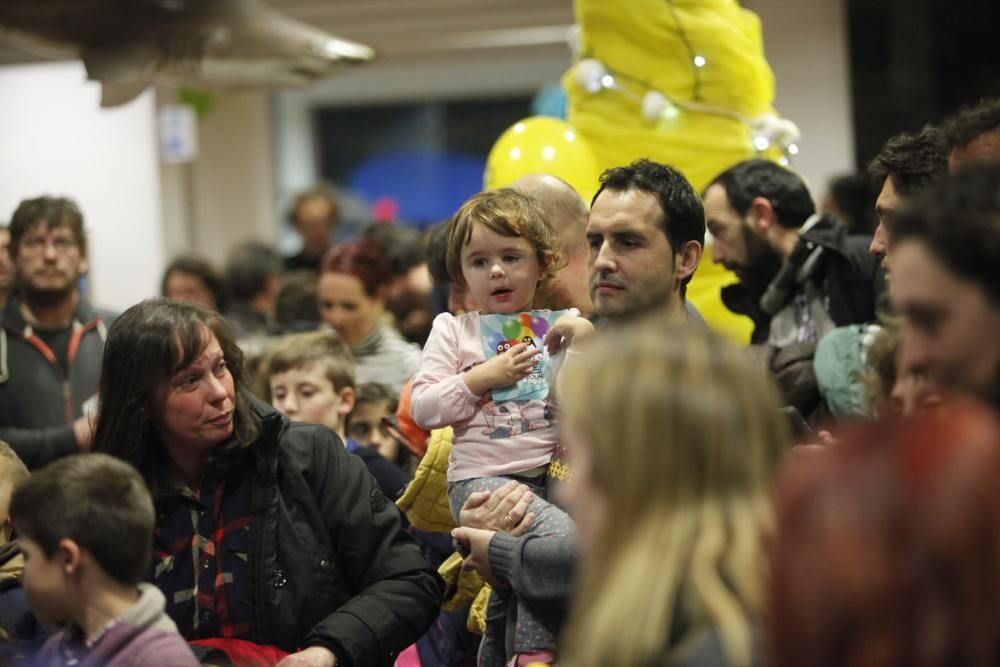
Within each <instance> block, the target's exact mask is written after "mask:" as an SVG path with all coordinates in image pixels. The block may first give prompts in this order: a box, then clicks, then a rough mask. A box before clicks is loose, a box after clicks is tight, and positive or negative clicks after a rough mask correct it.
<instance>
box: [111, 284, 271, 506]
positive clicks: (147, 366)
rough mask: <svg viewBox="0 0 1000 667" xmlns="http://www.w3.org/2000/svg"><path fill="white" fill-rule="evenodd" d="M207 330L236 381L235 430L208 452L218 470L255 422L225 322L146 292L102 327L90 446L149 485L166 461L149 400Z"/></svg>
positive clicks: (253, 433) (204, 340)
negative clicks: (127, 465)
mask: <svg viewBox="0 0 1000 667" xmlns="http://www.w3.org/2000/svg"><path fill="white" fill-rule="evenodd" d="M209 334H211V335H213V336H215V338H216V340H218V341H219V346H220V347H221V348H222V353H223V356H224V357H225V360H226V365H227V366H228V367H229V371H230V373H232V376H233V384H234V386H235V387H236V410H235V413H234V416H233V435H232V436H231V437H230V438H229V439H228V440H226V441H225V442H223V443H221V444H220V445H218V446H216V447H213V448H212V451H211V453H210V455H209V467H208V472H209V474H210V475H221V474H226V473H227V472H228V470H229V469H230V467H231V466H232V465H233V464H234V463H235V462H236V460H237V459H240V458H242V452H243V451H244V450H245V449H246V448H247V447H249V446H250V444H251V443H252V442H253V441H254V440H255V439H256V438H257V432H258V429H259V419H258V417H257V415H256V413H255V412H254V410H253V409H252V407H251V406H250V393H249V391H248V390H247V388H246V381H247V379H246V371H245V366H244V362H243V352H242V351H241V350H240V348H239V346H237V345H236V339H235V337H234V336H233V332H232V329H230V327H229V324H228V323H227V322H226V321H225V320H224V319H222V317H221V316H220V315H219V314H218V313H216V312H215V311H213V310H210V309H208V308H205V307H203V306H200V305H197V304H190V303H180V302H177V301H170V300H167V299H149V300H146V301H143V302H141V303H138V304H136V305H134V306H132V307H131V308H129V309H128V310H126V311H125V312H124V313H122V314H121V315H120V316H119V317H118V318H117V319H116V320H115V322H114V324H113V325H112V326H111V329H110V330H109V331H108V339H107V342H106V344H105V347H104V360H103V363H102V366H101V380H100V389H99V393H98V396H99V411H98V416H97V426H96V430H95V433H94V449H95V450H96V451H101V452H105V453H107V454H111V455H112V456H117V457H118V458H121V459H124V460H126V461H128V462H129V463H131V464H132V465H133V466H135V467H136V469H138V470H139V472H140V473H141V474H142V476H143V477H144V478H145V480H146V482H147V484H149V485H150V488H151V489H152V488H155V487H156V485H157V483H158V482H161V481H162V477H163V474H164V472H166V471H167V470H169V466H167V465H166V464H167V454H166V449H165V448H164V446H163V443H162V442H161V441H160V437H159V435H158V433H157V431H156V429H155V427H154V426H153V422H152V421H151V419H150V413H151V411H150V401H151V400H152V397H153V394H154V392H155V391H156V390H157V389H158V388H159V387H161V386H162V385H163V384H164V383H166V382H167V381H168V380H169V379H170V377H171V376H173V375H174V373H176V372H177V371H178V370H180V369H182V368H184V367H186V366H188V365H190V364H191V363H192V362H193V361H194V360H195V359H197V358H198V357H199V356H200V355H201V353H202V352H203V351H204V350H205V347H206V345H207V344H208V338H209Z"/></svg>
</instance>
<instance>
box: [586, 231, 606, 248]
mask: <svg viewBox="0 0 1000 667" xmlns="http://www.w3.org/2000/svg"><path fill="white" fill-rule="evenodd" d="M603 242H604V239H602V238H601V237H600V236H597V235H596V234H593V235H589V236H587V245H588V246H590V249H591V250H597V249H598V248H600V247H601V243H603Z"/></svg>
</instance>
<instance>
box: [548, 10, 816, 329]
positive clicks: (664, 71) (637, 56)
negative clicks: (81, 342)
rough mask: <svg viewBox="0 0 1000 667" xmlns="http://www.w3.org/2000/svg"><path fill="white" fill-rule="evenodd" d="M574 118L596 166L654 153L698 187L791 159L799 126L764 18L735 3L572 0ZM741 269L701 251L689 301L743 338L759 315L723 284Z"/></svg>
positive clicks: (566, 81)
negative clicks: (725, 294) (758, 160)
mask: <svg viewBox="0 0 1000 667" xmlns="http://www.w3.org/2000/svg"><path fill="white" fill-rule="evenodd" d="M574 12H575V16H576V22H577V24H578V28H576V29H574V30H572V31H571V33H570V37H569V45H570V50H571V51H572V52H573V54H574V65H573V66H572V67H571V68H570V69H569V70H568V71H567V72H566V74H565V75H564V76H563V80H562V81H563V86H564V87H565V88H566V92H567V100H568V109H569V113H568V116H567V121H568V122H569V123H570V124H571V125H572V126H573V127H574V128H575V129H576V131H577V133H578V134H579V136H580V137H582V138H583V139H585V140H586V142H587V144H588V145H589V146H590V148H591V150H592V152H593V154H594V157H595V159H596V162H597V166H598V167H599V169H600V170H603V169H607V168H609V167H615V166H619V165H624V164H628V163H629V162H632V161H633V160H635V159H636V158H640V157H648V158H650V159H653V160H656V161H658V162H664V163H667V164H671V165H673V166H675V167H677V168H678V169H680V170H681V171H682V172H683V173H684V175H685V176H687V178H688V180H689V181H690V182H691V184H692V185H693V186H694V187H695V189H696V190H697V191H699V192H701V191H702V190H703V189H704V188H705V186H706V185H707V184H708V183H709V182H710V181H711V180H712V179H713V178H715V176H717V175H718V174H720V173H721V172H723V171H724V170H726V169H727V168H729V167H731V166H733V165H734V164H736V163H737V162H741V161H743V160H746V159H749V158H753V157H764V158H767V159H772V160H775V161H778V162H781V163H782V164H790V163H791V162H792V161H793V160H794V157H795V155H797V154H798V153H799V150H800V148H803V145H802V140H803V138H802V136H801V132H800V131H799V129H798V127H797V126H796V125H795V124H794V123H793V122H791V121H790V120H787V119H783V118H781V117H780V115H779V114H778V113H777V111H776V110H775V109H774V106H773V104H774V74H773V72H772V71H771V68H770V66H769V65H768V63H767V60H766V58H765V57H764V43H763V34H762V30H761V24H760V19H759V18H758V17H757V15H756V14H754V13H753V12H751V11H748V10H746V9H744V8H743V7H741V6H740V4H739V3H738V2H737V1H736V0H629V1H628V2H608V1H607V0H574ZM735 280H736V277H735V276H734V275H733V274H732V273H730V272H729V271H727V270H725V269H724V268H723V267H722V266H721V265H717V264H713V263H712V261H711V251H709V250H707V249H706V255H705V257H704V258H703V260H702V262H701V264H700V266H699V268H698V270H697V272H696V273H695V277H694V280H693V281H692V282H691V285H690V287H689V289H688V298H689V300H691V301H692V302H693V303H694V304H695V305H696V306H697V307H698V309H699V310H700V311H701V313H702V315H703V316H704V317H705V319H706V320H707V321H708V323H709V324H710V325H711V326H712V328H714V329H716V330H718V331H722V332H725V333H727V334H729V335H731V336H732V337H733V338H735V339H737V340H742V341H746V340H747V339H748V338H749V332H750V330H751V329H752V324H751V323H750V321H749V320H748V319H747V318H743V317H739V316H736V315H734V314H733V313H731V312H730V311H728V310H727V309H726V308H725V306H723V305H722V302H721V300H720V298H719V287H721V286H722V285H725V284H727V283H731V282H735Z"/></svg>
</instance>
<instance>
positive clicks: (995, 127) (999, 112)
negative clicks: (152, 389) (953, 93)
mask: <svg viewBox="0 0 1000 667" xmlns="http://www.w3.org/2000/svg"><path fill="white" fill-rule="evenodd" d="M989 132H1000V97H994V98H992V99H986V100H980V102H979V103H978V104H974V105H972V106H967V107H962V108H961V109H959V110H958V111H956V112H955V113H954V114H952V115H951V116H949V117H948V118H946V119H945V120H944V121H943V122H942V123H941V135H942V139H943V140H944V144H945V148H946V150H947V151H948V152H951V151H953V150H955V149H956V148H964V147H965V146H967V145H968V144H969V143H970V142H972V140H973V139H976V138H977V137H981V136H982V135H984V134H987V133H989Z"/></svg>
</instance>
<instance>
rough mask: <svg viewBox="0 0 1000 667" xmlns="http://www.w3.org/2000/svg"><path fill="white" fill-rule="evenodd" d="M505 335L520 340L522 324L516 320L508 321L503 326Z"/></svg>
mask: <svg viewBox="0 0 1000 667" xmlns="http://www.w3.org/2000/svg"><path fill="white" fill-rule="evenodd" d="M528 317H529V318H530V317H531V316H530V315H529V316H528ZM503 335H504V336H505V337H506V338H520V337H521V323H520V322H519V321H518V320H514V319H510V320H507V321H506V322H504V325H503Z"/></svg>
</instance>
